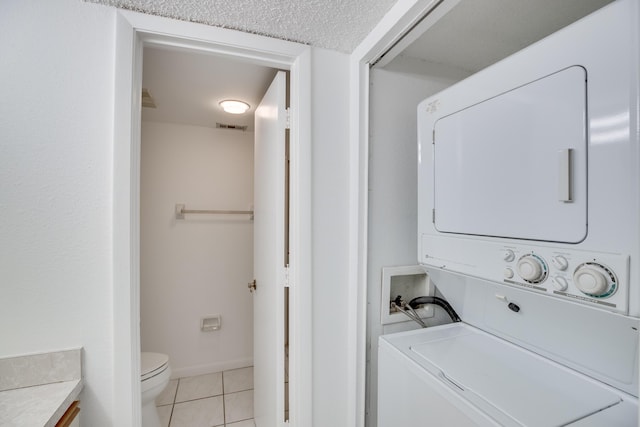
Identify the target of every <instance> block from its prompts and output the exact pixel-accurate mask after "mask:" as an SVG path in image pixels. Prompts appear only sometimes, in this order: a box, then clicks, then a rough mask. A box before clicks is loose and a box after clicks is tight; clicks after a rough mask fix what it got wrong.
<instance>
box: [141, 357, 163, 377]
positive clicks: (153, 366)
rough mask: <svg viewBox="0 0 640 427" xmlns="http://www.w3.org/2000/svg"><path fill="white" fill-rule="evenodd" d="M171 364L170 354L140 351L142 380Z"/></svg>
mask: <svg viewBox="0 0 640 427" xmlns="http://www.w3.org/2000/svg"><path fill="white" fill-rule="evenodd" d="M168 364H169V356H167V355H166V354H162V353H147V352H143V353H140V377H141V379H142V381H144V380H146V379H147V378H151V377H153V376H155V375H157V374H159V373H160V372H162V371H164V370H165V369H166V368H167V365H168Z"/></svg>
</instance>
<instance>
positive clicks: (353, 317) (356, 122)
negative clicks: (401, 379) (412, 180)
mask: <svg viewBox="0 0 640 427" xmlns="http://www.w3.org/2000/svg"><path fill="white" fill-rule="evenodd" d="M457 2H459V0H402V1H398V2H396V3H395V4H394V5H393V6H392V7H391V9H390V10H389V11H388V12H387V13H386V15H385V16H384V17H383V18H382V20H380V22H379V23H378V24H377V25H376V27H375V28H374V29H373V30H372V31H371V32H370V33H369V34H368V35H367V36H366V37H365V39H364V40H363V41H362V42H361V43H360V44H359V45H358V46H357V47H356V48H355V50H354V51H353V53H352V54H351V57H350V61H349V82H350V94H349V116H350V117H351V120H350V129H349V159H350V160H349V165H350V172H349V200H350V204H351V208H350V209H349V260H350V262H349V266H350V270H349V283H353V284H355V286H350V287H349V295H348V298H349V300H350V301H355V302H356V304H355V306H356V309H355V310H352V311H351V312H350V313H349V321H348V326H349V328H350V330H349V336H351V337H353V341H352V342H351V344H350V347H349V372H351V375H350V378H349V380H348V381H349V390H351V391H353V401H352V402H349V409H350V417H351V418H352V420H353V425H354V426H356V427H364V426H365V424H366V425H369V422H368V420H369V419H370V417H376V414H375V413H369V411H370V409H372V408H370V406H369V404H370V402H368V398H367V395H368V393H367V369H368V366H367V365H368V363H367V348H369V349H370V350H371V351H376V349H377V343H375V342H374V343H372V342H370V337H369V336H368V335H367V280H368V279H367V245H368V236H367V229H368V204H369V201H368V181H369V164H368V159H369V70H370V68H371V66H372V64H375V63H376V62H377V61H378V60H381V58H382V57H383V55H384V54H385V53H389V54H390V55H391V56H393V55H397V54H398V53H399V52H398V49H400V48H401V47H402V46H403V45H404V44H406V43H408V42H409V41H410V40H409V39H406V40H402V39H403V36H405V35H406V34H408V33H409V32H410V31H411V30H412V29H414V28H419V27H423V26H426V25H431V24H432V22H431V23H430V22H424V23H421V20H422V18H423V17H424V16H426V15H428V14H429V12H430V11H431V10H433V9H434V8H436V7H441V8H443V9H444V8H446V7H451V5H450V4H451V3H457ZM441 5H442V6H441ZM383 61H389V58H385V59H384V60H383ZM416 232H417V230H416ZM374 405H375V404H374ZM373 409H375V406H374V408H373ZM374 419H375V418H374Z"/></svg>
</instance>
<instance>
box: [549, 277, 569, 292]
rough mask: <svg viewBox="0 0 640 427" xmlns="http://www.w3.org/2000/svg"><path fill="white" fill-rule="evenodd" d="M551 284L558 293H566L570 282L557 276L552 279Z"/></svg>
mask: <svg viewBox="0 0 640 427" xmlns="http://www.w3.org/2000/svg"><path fill="white" fill-rule="evenodd" d="M551 284H552V285H553V287H554V288H555V289H556V291H566V290H567V288H568V287H569V282H567V279H565V278H564V277H562V276H556V277H554V278H553V279H551Z"/></svg>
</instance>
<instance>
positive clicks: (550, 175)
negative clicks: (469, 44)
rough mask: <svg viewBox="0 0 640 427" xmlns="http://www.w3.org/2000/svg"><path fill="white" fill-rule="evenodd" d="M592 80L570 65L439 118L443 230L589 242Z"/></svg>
mask: <svg viewBox="0 0 640 427" xmlns="http://www.w3.org/2000/svg"><path fill="white" fill-rule="evenodd" d="M586 77H587V76H586V70H585V69H584V68H582V67H579V66H574V67H570V68H567V69H564V70H562V71H559V72H557V73H554V74H551V75H549V76H546V77H543V78H541V79H539V80H536V81H533V82H531V83H528V84H526V85H523V86H520V87H518V88H515V89H513V90H511V91H508V92H505V93H502V94H500V95H497V96H495V97H493V98H490V99H487V100H485V101H483V102H480V103H478V104H475V105H472V106H469V107H468V108H465V109H463V110H461V111H458V112H456V113H453V114H451V115H449V116H445V117H442V118H441V119H439V120H438V121H436V123H435V125H434V129H433V130H434V184H435V188H434V208H435V211H434V223H435V227H436V229H437V230H438V231H441V232H446V233H460V234H471V235H481V236H494V237H506V238H517V239H527V240H541V241H556V242H566V243H578V242H580V241H582V240H583V239H584V238H585V237H586V235H587V103H586V97H587V93H586Z"/></svg>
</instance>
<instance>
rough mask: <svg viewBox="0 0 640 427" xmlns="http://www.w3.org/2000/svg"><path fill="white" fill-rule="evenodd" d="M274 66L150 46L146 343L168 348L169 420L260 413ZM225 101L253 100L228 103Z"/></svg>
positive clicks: (144, 176)
mask: <svg viewBox="0 0 640 427" xmlns="http://www.w3.org/2000/svg"><path fill="white" fill-rule="evenodd" d="M276 72H277V70H275V69H273V68H270V67H263V66H260V65H255V64H251V63H247V62H246V61H239V60H237V59H234V58H228V57H223V56H218V55H211V54H206V53H198V52H191V51H184V50H178V49H173V48H172V49H167V48H163V47H156V46H145V48H144V55H143V79H142V86H143V91H142V96H143V103H142V107H143V108H142V127H141V130H142V133H141V135H142V137H141V141H142V148H141V182H140V197H141V200H140V243H141V248H140V292H141V294H140V307H141V308H140V329H141V350H142V351H143V352H160V353H164V354H167V355H168V356H169V360H170V364H171V369H172V381H171V382H170V383H169V387H167V389H166V390H165V393H164V394H163V395H162V396H160V398H159V399H158V401H157V405H158V411H159V413H160V417H161V419H164V422H163V424H164V425H180V420H182V419H190V420H194V419H202V420H207V422H209V423H210V424H212V425H217V424H218V423H233V422H239V421H247V420H250V419H253V407H252V402H253V398H254V392H253V377H252V376H253V372H254V369H253V359H254V357H253V348H254V346H253V336H254V334H253V304H254V299H255V297H257V296H258V295H257V292H256V293H250V290H249V289H248V287H247V283H249V282H251V281H252V280H253V278H254V272H253V261H254V259H253V254H254V250H253V246H254V245H253V229H254V220H253V213H252V212H253V205H254V187H253V184H254V182H253V181H254V156H253V152H254V131H255V129H254V113H255V112H256V109H257V107H258V104H259V103H260V100H261V98H262V96H263V95H264V93H265V92H266V91H267V88H268V87H269V85H270V83H271V81H272V80H273V78H274V76H275V74H276ZM226 99H231V100H240V101H243V102H246V103H247V105H248V110H247V111H246V112H245V113H243V114H232V113H228V112H225V111H224V110H223V109H222V107H221V106H220V102H221V101H223V100H226ZM175 206H184V208H182V212H185V213H184V214H182V215H181V214H179V213H176V211H175ZM231 212H233V213H231ZM257 256H260V254H259V253H258V254H257ZM263 352H264V350H263ZM285 397H286V395H285ZM196 400H202V401H200V402H196ZM205 403H206V404H205ZM255 403H256V405H258V404H260V402H255ZM285 407H287V404H286V401H285ZM169 419H171V420H173V421H172V422H171V424H170V423H169Z"/></svg>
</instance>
